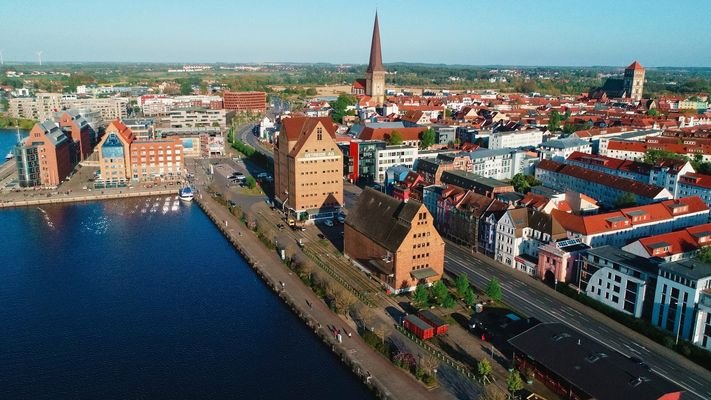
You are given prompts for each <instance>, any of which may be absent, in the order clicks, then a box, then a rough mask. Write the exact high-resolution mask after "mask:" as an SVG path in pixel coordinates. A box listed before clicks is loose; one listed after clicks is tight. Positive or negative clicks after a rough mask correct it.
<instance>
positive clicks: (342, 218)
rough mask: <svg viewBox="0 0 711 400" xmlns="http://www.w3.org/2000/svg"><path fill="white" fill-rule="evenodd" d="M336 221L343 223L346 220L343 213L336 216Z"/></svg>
mask: <svg viewBox="0 0 711 400" xmlns="http://www.w3.org/2000/svg"><path fill="white" fill-rule="evenodd" d="M338 222H340V223H342V224H344V223H345V222H346V217H344V216H343V215H339V216H338Z"/></svg>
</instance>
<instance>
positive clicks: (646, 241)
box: [622, 224, 711, 262]
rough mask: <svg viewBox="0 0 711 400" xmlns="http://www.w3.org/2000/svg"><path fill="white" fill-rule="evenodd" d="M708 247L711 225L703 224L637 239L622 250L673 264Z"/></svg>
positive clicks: (710, 237) (710, 240)
mask: <svg viewBox="0 0 711 400" xmlns="http://www.w3.org/2000/svg"><path fill="white" fill-rule="evenodd" d="M708 245H711V224H703V225H696V226H692V227H689V228H684V229H682V230H678V231H674V232H669V233H662V234H660V235H654V236H648V237H645V238H641V239H637V240H635V241H634V242H632V243H630V244H628V245H626V246H624V247H622V250H624V251H626V252H628V253H632V254H635V255H637V256H639V257H643V258H659V259H663V260H664V261H666V262H672V261H678V260H684V259H689V258H694V257H695V256H696V254H698V252H699V250H701V248H703V247H706V246H708Z"/></svg>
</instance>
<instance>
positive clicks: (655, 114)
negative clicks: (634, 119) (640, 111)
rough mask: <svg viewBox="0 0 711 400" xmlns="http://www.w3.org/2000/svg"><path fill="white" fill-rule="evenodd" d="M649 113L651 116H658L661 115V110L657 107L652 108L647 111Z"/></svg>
mask: <svg viewBox="0 0 711 400" xmlns="http://www.w3.org/2000/svg"><path fill="white" fill-rule="evenodd" d="M647 115H649V116H650V117H656V116H657V115H659V111H657V109H656V108H650V109H649V110H648V111H647Z"/></svg>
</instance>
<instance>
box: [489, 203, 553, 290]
mask: <svg viewBox="0 0 711 400" xmlns="http://www.w3.org/2000/svg"><path fill="white" fill-rule="evenodd" d="M565 238H566V233H565V230H564V229H563V228H562V227H561V226H560V225H559V224H558V222H557V221H556V220H555V219H553V218H552V217H551V216H550V215H548V214H545V213H542V212H538V211H535V210H532V209H530V208H517V209H513V210H508V211H506V212H505V213H504V214H503V216H502V217H501V218H500V219H499V221H498V223H497V225H496V252H495V256H494V259H496V261H498V262H500V263H502V264H506V265H508V266H509V267H512V268H515V269H518V270H519V271H522V272H525V273H526V274H528V275H531V276H537V275H538V249H539V247H541V246H543V245H546V244H548V243H552V242H555V241H557V240H563V239H565Z"/></svg>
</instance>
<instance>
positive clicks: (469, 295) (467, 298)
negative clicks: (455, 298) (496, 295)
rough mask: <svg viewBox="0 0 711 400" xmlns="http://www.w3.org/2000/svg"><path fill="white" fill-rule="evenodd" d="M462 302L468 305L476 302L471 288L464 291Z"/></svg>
mask: <svg viewBox="0 0 711 400" xmlns="http://www.w3.org/2000/svg"><path fill="white" fill-rule="evenodd" d="M464 303H466V304H467V305H468V306H473V305H474V303H476V295H475V294H474V291H473V290H472V288H469V289H467V291H466V293H464Z"/></svg>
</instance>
